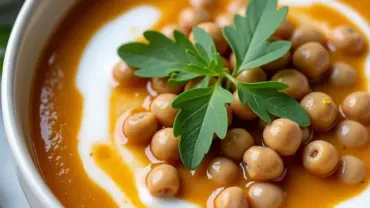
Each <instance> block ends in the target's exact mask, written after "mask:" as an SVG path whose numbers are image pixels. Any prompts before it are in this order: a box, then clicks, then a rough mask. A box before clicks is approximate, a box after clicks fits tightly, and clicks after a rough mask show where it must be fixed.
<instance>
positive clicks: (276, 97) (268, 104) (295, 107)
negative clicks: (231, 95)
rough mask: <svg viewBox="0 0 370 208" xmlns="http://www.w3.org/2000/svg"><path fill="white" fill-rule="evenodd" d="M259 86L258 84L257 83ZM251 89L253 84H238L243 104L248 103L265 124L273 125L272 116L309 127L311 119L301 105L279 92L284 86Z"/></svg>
mask: <svg viewBox="0 0 370 208" xmlns="http://www.w3.org/2000/svg"><path fill="white" fill-rule="evenodd" d="M256 85H258V83H256ZM269 85H270V86H264V87H263V84H262V86H261V87H253V86H252V87H251V84H247V83H238V85H237V89H238V95H239V99H240V101H241V102H242V103H248V104H249V106H250V107H251V108H252V110H253V111H254V112H255V113H256V114H257V115H258V116H259V117H260V118H261V119H263V120H264V121H265V122H268V123H271V121H272V120H271V116H270V114H272V115H275V116H277V117H281V118H287V119H290V120H292V121H295V122H296V123H297V124H298V125H300V126H304V127H306V126H309V125H310V119H309V117H308V115H307V113H306V111H305V110H304V109H303V108H302V107H301V106H300V105H299V103H298V102H297V101H296V100H294V99H293V98H291V97H290V96H288V95H286V94H285V93H282V92H279V91H278V90H281V89H284V87H283V86H278V85H276V84H274V86H271V83H269Z"/></svg>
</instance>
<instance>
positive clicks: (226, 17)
mask: <svg viewBox="0 0 370 208" xmlns="http://www.w3.org/2000/svg"><path fill="white" fill-rule="evenodd" d="M215 22H216V24H218V26H220V27H221V28H224V27H227V26H232V25H233V24H234V19H233V15H231V14H229V13H222V14H220V15H218V16H217V17H216V19H215Z"/></svg>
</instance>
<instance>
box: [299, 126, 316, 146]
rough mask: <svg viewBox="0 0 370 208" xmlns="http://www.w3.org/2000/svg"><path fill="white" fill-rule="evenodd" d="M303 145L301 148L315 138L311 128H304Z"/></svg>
mask: <svg viewBox="0 0 370 208" xmlns="http://www.w3.org/2000/svg"><path fill="white" fill-rule="evenodd" d="M301 130H302V143H301V146H302V145H303V146H305V145H306V144H308V143H309V142H311V141H312V138H313V134H314V133H313V131H312V129H311V128H308V127H306V128H302V129H301Z"/></svg>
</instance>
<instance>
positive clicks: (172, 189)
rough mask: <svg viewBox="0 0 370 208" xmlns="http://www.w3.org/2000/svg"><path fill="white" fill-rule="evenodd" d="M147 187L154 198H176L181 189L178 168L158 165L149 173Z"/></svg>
mask: <svg viewBox="0 0 370 208" xmlns="http://www.w3.org/2000/svg"><path fill="white" fill-rule="evenodd" d="M146 186H147V188H148V190H149V193H150V194H151V195H152V196H154V197H162V198H164V197H173V196H176V195H177V193H178V191H179V187H180V178H179V174H178V172H177V170H176V168H175V167H173V166H171V165H167V164H161V165H158V166H156V167H155V168H153V169H152V170H151V171H150V172H149V174H148V176H147V178H146Z"/></svg>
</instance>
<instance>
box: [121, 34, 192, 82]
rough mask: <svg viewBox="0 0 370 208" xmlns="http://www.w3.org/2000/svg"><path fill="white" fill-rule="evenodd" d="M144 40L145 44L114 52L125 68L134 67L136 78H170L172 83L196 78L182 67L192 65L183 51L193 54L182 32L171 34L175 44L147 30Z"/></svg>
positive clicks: (190, 57) (131, 45)
mask: <svg viewBox="0 0 370 208" xmlns="http://www.w3.org/2000/svg"><path fill="white" fill-rule="evenodd" d="M144 37H145V39H146V40H147V41H148V44H146V43H140V42H132V43H127V44H124V45H122V46H121V47H120V48H119V49H118V54H119V56H120V57H121V58H122V59H123V60H124V61H125V62H126V63H127V64H128V65H130V66H133V67H136V68H138V70H136V72H135V74H136V75H138V76H140V77H148V78H149V77H150V78H151V77H168V76H171V80H172V82H173V83H181V82H185V81H187V80H191V79H193V78H195V77H197V76H198V75H196V74H193V73H190V72H188V71H185V70H184V68H185V66H187V65H189V64H190V63H194V62H195V60H194V58H193V57H192V56H191V55H189V54H188V53H186V51H193V52H194V53H195V48H194V46H193V45H192V44H191V42H190V41H189V40H188V38H187V37H186V36H185V35H184V34H183V33H181V32H179V31H175V32H174V37H175V41H172V40H171V39H169V38H167V37H166V36H165V35H163V34H162V33H159V32H156V31H147V32H145V33H144ZM172 73H175V75H171V74H172Z"/></svg>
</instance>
